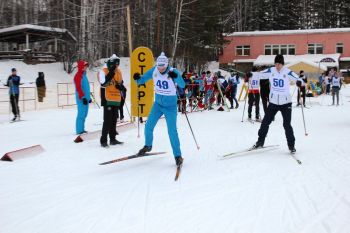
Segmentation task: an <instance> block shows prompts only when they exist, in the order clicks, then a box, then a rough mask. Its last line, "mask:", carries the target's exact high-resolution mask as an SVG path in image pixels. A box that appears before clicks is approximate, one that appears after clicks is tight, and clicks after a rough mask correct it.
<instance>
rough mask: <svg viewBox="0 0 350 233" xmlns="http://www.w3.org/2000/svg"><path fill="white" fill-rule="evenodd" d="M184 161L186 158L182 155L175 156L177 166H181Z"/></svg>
mask: <svg viewBox="0 0 350 233" xmlns="http://www.w3.org/2000/svg"><path fill="white" fill-rule="evenodd" d="M183 161H184V159H183V158H182V156H178V157H175V163H176V166H178V167H179V166H181V165H182V163H183Z"/></svg>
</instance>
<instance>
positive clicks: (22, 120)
mask: <svg viewBox="0 0 350 233" xmlns="http://www.w3.org/2000/svg"><path fill="white" fill-rule="evenodd" d="M21 121H25V120H22V119H21V120H14V121H12V120H11V121H10V123H16V122H21Z"/></svg>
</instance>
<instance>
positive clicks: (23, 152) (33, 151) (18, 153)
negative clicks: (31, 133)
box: [1, 145, 45, 162]
mask: <svg viewBox="0 0 350 233" xmlns="http://www.w3.org/2000/svg"><path fill="white" fill-rule="evenodd" d="M44 151H45V150H44V148H43V147H42V146H41V145H35V146H30V147H26V148H23V149H19V150H15V151H10V152H7V153H6V154H5V155H4V156H2V158H1V160H2V161H9V162H12V161H14V160H17V159H24V158H27V157H31V156H34V155H38V154H40V153H42V152H44Z"/></svg>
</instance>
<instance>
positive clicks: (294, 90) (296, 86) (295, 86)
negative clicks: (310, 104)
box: [292, 85, 297, 99]
mask: <svg viewBox="0 0 350 233" xmlns="http://www.w3.org/2000/svg"><path fill="white" fill-rule="evenodd" d="M295 89H297V85H295V87H294V90H293V94H292V99H293V97H294V93H295Z"/></svg>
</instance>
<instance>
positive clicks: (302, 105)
mask: <svg viewBox="0 0 350 233" xmlns="http://www.w3.org/2000/svg"><path fill="white" fill-rule="evenodd" d="M298 89H299V92H300V87H298ZM301 114H302V115H303V123H304V132H305V136H308V135H309V134H308V133H307V132H306V125H305V116H304V103H303V99H302V98H301Z"/></svg>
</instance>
